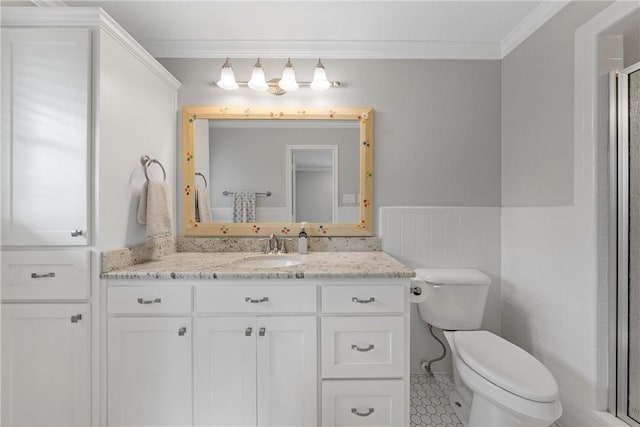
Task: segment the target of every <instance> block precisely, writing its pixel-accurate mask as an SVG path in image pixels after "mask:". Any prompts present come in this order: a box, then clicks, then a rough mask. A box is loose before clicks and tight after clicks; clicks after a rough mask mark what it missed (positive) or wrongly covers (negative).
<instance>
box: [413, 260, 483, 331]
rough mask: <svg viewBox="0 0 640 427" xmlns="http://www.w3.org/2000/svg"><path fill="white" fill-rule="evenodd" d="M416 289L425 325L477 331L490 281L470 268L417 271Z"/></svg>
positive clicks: (419, 309)
mask: <svg viewBox="0 0 640 427" xmlns="http://www.w3.org/2000/svg"><path fill="white" fill-rule="evenodd" d="M413 280H414V281H415V285H418V286H420V287H421V288H422V291H423V293H424V300H423V301H422V302H420V303H418V311H419V313H420V317H422V320H424V321H425V322H427V323H429V324H431V325H433V326H435V327H437V328H440V329H445V330H454V331H464V330H472V329H479V328H480V325H481V324H482V317H483V315H484V306H485V304H486V302H487V293H488V291H489V285H491V279H490V278H489V276H487V275H486V274H484V273H483V272H481V271H479V270H474V269H470V268H456V269H441V268H418V269H416V277H415V279H413Z"/></svg>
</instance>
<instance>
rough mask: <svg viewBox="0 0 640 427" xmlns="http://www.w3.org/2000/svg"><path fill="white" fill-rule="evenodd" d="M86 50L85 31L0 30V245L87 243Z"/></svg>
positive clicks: (88, 57) (87, 36) (87, 38)
mask: <svg viewBox="0 0 640 427" xmlns="http://www.w3.org/2000/svg"><path fill="white" fill-rule="evenodd" d="M90 48H91V38H90V34H89V30H87V29H72V28H55V29H53V28H3V29H2V76H3V78H2V243H3V244H4V245H38V246H43V245H86V244H87V243H88V239H87V224H88V220H87V214H88V209H87V202H88V196H87V194H88V182H89V175H88V168H87V165H88V164H89V155H88V146H89V145H88V142H89V140H90V126H89V123H90V108H89V106H90V94H91V87H90V85H91V80H90V70H91V68H90V62H91V52H90ZM76 230H79V231H80V232H81V234H78V233H76V232H75V231H76Z"/></svg>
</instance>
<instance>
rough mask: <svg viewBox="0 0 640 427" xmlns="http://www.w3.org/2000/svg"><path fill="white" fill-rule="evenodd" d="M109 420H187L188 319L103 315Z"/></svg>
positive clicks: (134, 423)
mask: <svg viewBox="0 0 640 427" xmlns="http://www.w3.org/2000/svg"><path fill="white" fill-rule="evenodd" d="M108 345H109V351H108V354H109V356H108V357H109V359H108V366H107V369H108V388H109V391H108V402H109V403H108V414H107V417H108V419H107V421H108V424H109V425H110V426H190V425H192V412H191V403H192V399H191V386H192V380H191V378H192V377H191V376H192V369H191V366H192V365H191V319H190V318H188V317H174V318H153V317H147V318H112V319H109V343H108Z"/></svg>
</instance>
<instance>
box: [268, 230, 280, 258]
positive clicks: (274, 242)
mask: <svg viewBox="0 0 640 427" xmlns="http://www.w3.org/2000/svg"><path fill="white" fill-rule="evenodd" d="M279 244H280V241H279V240H278V236H276V235H275V234H272V235H271V236H269V240H267V253H269V254H275V253H278V250H279V249H280V248H279Z"/></svg>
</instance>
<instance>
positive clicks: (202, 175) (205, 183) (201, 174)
mask: <svg viewBox="0 0 640 427" xmlns="http://www.w3.org/2000/svg"><path fill="white" fill-rule="evenodd" d="M196 176H199V177H202V180H203V181H204V188H207V178H205V176H204V174H203V173H202V172H196Z"/></svg>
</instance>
